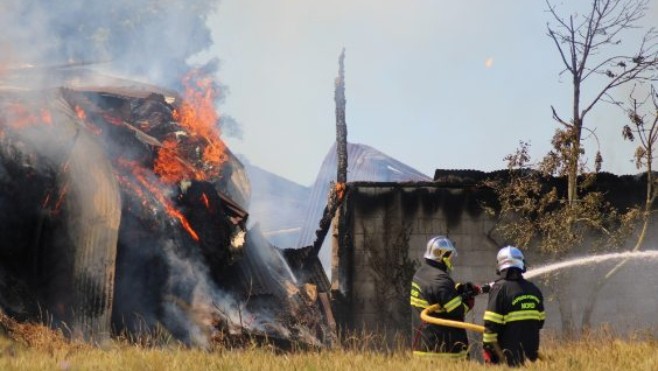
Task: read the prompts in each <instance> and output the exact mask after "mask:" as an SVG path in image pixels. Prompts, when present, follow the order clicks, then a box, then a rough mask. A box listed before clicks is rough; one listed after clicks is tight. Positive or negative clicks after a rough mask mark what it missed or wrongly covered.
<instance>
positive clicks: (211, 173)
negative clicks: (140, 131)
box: [154, 70, 226, 183]
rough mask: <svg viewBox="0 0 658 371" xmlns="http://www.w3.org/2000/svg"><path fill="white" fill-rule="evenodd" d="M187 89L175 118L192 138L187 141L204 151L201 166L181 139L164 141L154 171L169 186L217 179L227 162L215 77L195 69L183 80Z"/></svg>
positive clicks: (175, 112)
mask: <svg viewBox="0 0 658 371" xmlns="http://www.w3.org/2000/svg"><path fill="white" fill-rule="evenodd" d="M183 86H184V87H185V92H184V95H183V98H184V99H183V103H182V104H181V106H180V107H178V108H177V109H176V110H174V112H173V115H174V119H175V120H176V121H177V122H178V123H179V124H180V125H181V127H182V128H184V129H185V131H186V132H187V133H186V134H188V135H189V138H186V140H187V141H189V142H190V143H194V144H195V145H197V148H198V149H199V150H200V151H201V163H200V164H199V163H198V162H197V161H194V162H190V161H189V160H188V159H187V156H186V155H185V153H183V151H182V149H181V146H180V144H179V139H178V138H168V139H166V140H164V141H163V147H161V148H160V149H159V151H158V156H157V158H156V161H155V165H154V170H155V172H156V173H157V174H158V175H159V176H160V178H161V179H162V181H164V182H166V183H175V182H179V181H181V180H183V179H195V180H207V179H209V178H212V177H216V176H218V175H219V172H220V168H221V165H222V164H223V163H224V161H226V146H225V144H224V142H223V141H222V140H221V139H220V132H219V126H218V115H217V111H216V110H215V104H214V103H215V99H216V97H217V92H216V90H215V89H216V88H215V85H214V83H213V80H212V78H211V77H210V76H207V75H203V74H202V72H201V71H200V70H192V71H190V72H189V73H188V74H186V75H185V77H184V78H183Z"/></svg>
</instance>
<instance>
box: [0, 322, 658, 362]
mask: <svg viewBox="0 0 658 371" xmlns="http://www.w3.org/2000/svg"><path fill="white" fill-rule="evenodd" d="M367 349H368V346H367V344H363V343H361V344H359V343H358V342H355V343H354V345H352V346H349V347H347V348H339V349H333V350H313V351H309V350H305V351H287V352H281V351H276V350H275V349H273V348H271V347H267V346H262V345H260V346H246V347H242V348H241V349H233V350H231V349H227V348H225V347H217V348H216V349H212V350H201V349H190V348H186V347H184V346H181V345H177V344H175V343H169V344H166V345H160V346H143V345H136V344H135V342H127V341H122V340H113V341H111V342H109V343H108V344H104V345H101V346H91V345H88V344H78V343H71V342H69V341H67V340H65V339H64V337H62V336H61V335H58V334H56V333H54V332H52V331H50V330H48V329H46V328H44V327H42V326H30V325H16V324H15V325H13V327H10V328H9V329H7V328H5V331H4V334H3V335H2V336H0V370H181V371H190V370H405V371H411V370H437V369H440V370H492V369H505V368H506V367H502V366H498V367H488V366H485V365H483V364H481V363H479V362H478V361H440V360H429V359H418V358H414V357H412V356H411V355H410V353H409V352H408V351H406V350H405V349H397V350H389V351H386V352H382V351H372V350H367ZM541 352H542V354H543V358H544V359H543V360H541V361H538V362H536V363H532V364H529V365H527V367H526V368H527V369H528V370H658V341H657V340H656V339H655V337H654V336H652V335H651V334H647V335H644V336H641V337H640V336H636V337H635V338H625V339H623V340H622V339H620V338H615V337H613V336H611V335H605V334H603V335H601V334H599V335H593V336H590V337H586V338H581V339H580V340H574V341H562V340H558V339H551V338H546V339H544V340H543V344H542V349H541Z"/></svg>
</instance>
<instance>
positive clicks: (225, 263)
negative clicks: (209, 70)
mask: <svg viewBox="0 0 658 371" xmlns="http://www.w3.org/2000/svg"><path fill="white" fill-rule="evenodd" d="M197 72H198V71H197ZM30 79H38V80H39V84H30V83H29V82H30V81H29V80H30ZM0 81H1V82H0V187H1V188H2V191H1V192H0V207H1V209H0V210H2V211H1V212H0V228H1V236H2V238H0V254H2V259H1V260H0V262H1V263H0V307H1V308H2V310H4V311H5V312H7V313H8V314H9V315H11V316H13V317H14V318H17V319H19V320H35V319H39V320H45V321H46V322H48V323H52V324H53V325H54V326H56V327H59V328H61V329H64V330H66V331H65V332H69V333H70V334H71V335H72V336H75V337H83V338H86V339H92V340H99V339H103V338H106V337H107V336H109V335H110V334H111V333H113V332H114V333H121V332H123V331H127V332H130V333H140V332H149V331H152V330H154V329H156V328H163V329H165V330H166V331H168V332H169V333H171V334H172V335H173V336H174V337H176V338H177V339H180V340H182V341H184V342H185V343H188V344H197V345H206V344H208V343H209V342H210V341H212V339H217V338H225V337H226V336H238V335H241V334H251V335H262V336H268V337H270V338H278V339H284V340H286V341H300V342H304V343H307V344H314V345H321V344H323V342H324V341H325V340H326V339H330V338H331V334H330V329H329V327H327V322H326V321H325V320H324V318H325V317H324V316H323V315H322V313H323V312H322V309H321V307H322V303H321V300H320V299H318V297H317V295H315V291H314V286H313V285H310V284H308V285H304V283H303V282H300V281H298V280H297V278H296V277H295V274H294V273H293V272H292V270H291V269H290V267H289V266H288V265H287V263H286V260H285V258H284V256H283V255H282V254H281V252H280V251H279V250H278V249H276V248H275V247H274V246H272V245H270V244H269V243H267V242H266V241H265V239H263V238H261V237H259V236H260V233H259V231H258V229H257V228H253V229H252V230H249V231H247V228H246V220H247V218H248V214H247V212H246V210H247V208H248V202H249V197H250V186H249V181H248V179H247V177H246V174H245V171H244V168H243V166H242V164H241V163H240V162H239V161H238V160H237V158H236V157H235V156H234V155H233V154H232V153H231V152H230V150H228V148H226V146H225V144H224V142H223V141H222V140H221V139H220V133H219V132H218V127H217V113H216V111H215V108H214V105H213V104H214V98H215V96H214V95H213V94H214V91H213V89H212V81H210V80H209V79H208V78H207V77H206V76H205V75H204V74H197V73H195V71H194V70H193V71H192V72H191V73H189V74H188V75H186V77H185V79H184V81H183V85H184V87H185V91H184V93H183V94H178V93H177V92H173V91H168V90H165V89H161V88H158V87H155V86H151V85H147V84H141V83H137V82H135V81H131V80H123V79H119V78H114V77H108V76H104V75H100V74H98V73H94V72H91V71H89V70H85V69H80V68H75V69H70V68H57V69H42V70H38V69H30V70H20V71H16V72H13V73H6V74H5V75H3V76H2V79H1V80H0ZM44 81H47V84H44V83H43V82H44ZM32 86H38V88H33V87H32Z"/></svg>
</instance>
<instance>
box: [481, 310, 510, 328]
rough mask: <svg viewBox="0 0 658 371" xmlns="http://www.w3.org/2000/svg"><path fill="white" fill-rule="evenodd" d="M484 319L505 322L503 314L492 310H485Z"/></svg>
mask: <svg viewBox="0 0 658 371" xmlns="http://www.w3.org/2000/svg"><path fill="white" fill-rule="evenodd" d="M484 320H485V321H491V322H495V323H499V324H501V325H502V324H504V323H505V317H504V316H503V315H502V314H498V313H496V312H492V311H490V310H486V311H484Z"/></svg>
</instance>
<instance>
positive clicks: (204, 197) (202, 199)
mask: <svg viewBox="0 0 658 371" xmlns="http://www.w3.org/2000/svg"><path fill="white" fill-rule="evenodd" d="M201 201H202V202H203V204H204V205H206V209H208V210H210V200H209V199H208V196H207V195H206V194H205V193H202V194H201Z"/></svg>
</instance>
